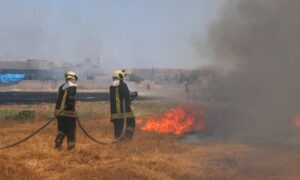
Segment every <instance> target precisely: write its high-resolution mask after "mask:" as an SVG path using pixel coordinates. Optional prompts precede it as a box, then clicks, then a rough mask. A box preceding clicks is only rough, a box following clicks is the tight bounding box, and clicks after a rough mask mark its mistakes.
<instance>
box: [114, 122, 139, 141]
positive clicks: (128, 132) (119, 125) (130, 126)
mask: <svg viewBox="0 0 300 180" xmlns="http://www.w3.org/2000/svg"><path fill="white" fill-rule="evenodd" d="M113 123H114V130H115V138H119V137H120V136H121V135H122V130H123V126H124V119H114V120H113ZM134 129H135V118H127V120H126V129H125V134H124V135H125V138H127V139H132V138H133V134H134Z"/></svg>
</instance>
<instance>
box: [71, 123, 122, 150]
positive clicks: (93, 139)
mask: <svg viewBox="0 0 300 180" xmlns="http://www.w3.org/2000/svg"><path fill="white" fill-rule="evenodd" d="M76 120H77V123H78V125H79V127H80V129H81V130H82V132H83V133H84V134H85V135H86V136H87V137H88V138H89V139H90V140H92V141H94V142H95V143H97V144H103V145H105V144H114V143H116V142H118V141H120V140H122V139H123V138H124V135H125V129H126V123H127V122H126V119H124V124H123V128H122V134H121V136H119V137H118V138H116V139H114V140H111V141H99V140H97V139H95V138H94V137H93V136H91V135H90V134H89V133H88V132H87V131H86V130H85V129H84V127H83V126H82V124H81V122H80V120H79V119H78V118H76Z"/></svg>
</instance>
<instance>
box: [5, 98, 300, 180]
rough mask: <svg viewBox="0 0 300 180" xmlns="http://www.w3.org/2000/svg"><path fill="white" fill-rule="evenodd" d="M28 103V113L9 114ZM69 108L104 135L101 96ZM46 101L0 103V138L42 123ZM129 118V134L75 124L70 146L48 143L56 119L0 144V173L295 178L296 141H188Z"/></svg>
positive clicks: (160, 105) (148, 108)
mask: <svg viewBox="0 0 300 180" xmlns="http://www.w3.org/2000/svg"><path fill="white" fill-rule="evenodd" d="M173 105H174V104H172V103H170V102H162V101H159V100H147V101H137V102H135V103H134V110H135V113H136V115H137V116H138V117H141V118H142V119H145V118H146V117H148V116H150V115H153V114H162V113H163V112H165V111H166V110H167V109H169V108H170V107H172V106H173ZM22 110H32V111H34V112H35V115H34V117H33V118H31V119H26V118H25V119H14V118H15V117H18V116H16V114H17V113H18V112H19V111H22ZM77 110H78V111H79V112H80V119H81V122H82V123H83V125H84V126H85V127H86V129H87V130H88V131H89V132H90V133H91V134H92V135H93V136H95V137H96V138H98V139H104V140H110V139H111V138H112V134H113V131H112V124H111V123H110V121H109V105H108V102H98V103H95V102H94V103H89V102H85V103H83V102H79V103H78V108H77ZM52 112H53V104H41V105H31V106H29V105H5V106H4V105H1V106H0V119H1V122H0V137H1V138H0V139H1V142H0V144H1V145H6V144H8V143H11V142H13V141H16V140H18V139H19V138H22V137H24V135H27V134H30V133H31V132H32V131H33V130H35V129H37V128H38V127H39V126H41V125H42V124H44V123H45V122H46V121H47V119H48V118H50V117H51V115H52ZM142 124H143V122H142V123H141V124H138V125H137V129H136V134H135V137H134V139H133V140H132V141H129V142H128V141H127V142H122V143H117V144H112V145H98V144H95V143H94V142H92V141H90V140H89V139H87V138H86V137H85V136H84V134H83V133H82V132H81V131H80V129H79V128H78V129H77V146H76V149H75V150H72V151H67V150H66V144H65V143H64V148H63V149H62V150H61V151H57V150H55V149H53V145H54V143H53V141H54V138H55V134H56V123H52V124H50V126H49V127H47V128H46V129H45V130H44V131H42V132H41V133H40V134H38V135H37V136H35V137H33V138H32V139H30V140H29V141H27V142H26V143H24V144H21V145H19V146H17V147H14V148H11V149H6V150H1V151H0V179H122V180H123V179H163V180H167V179H299V178H300V171H299V170H298V168H299V167H300V153H299V152H300V148H298V147H286V146H272V145H265V146H262V145H251V144H244V143H243V144H242V143H237V142H231V143H229V142H226V143H225V142H221V141H218V142H217V141H212V142H208V143H205V144H201V145H189V144H185V143H184V142H180V141H178V137H177V136H175V135H170V134H159V133H155V132H143V131H141V130H140V128H141V126H142Z"/></svg>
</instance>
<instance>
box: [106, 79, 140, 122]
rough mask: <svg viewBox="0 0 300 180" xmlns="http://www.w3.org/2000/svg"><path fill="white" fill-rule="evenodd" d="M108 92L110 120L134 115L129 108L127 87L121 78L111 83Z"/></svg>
mask: <svg viewBox="0 0 300 180" xmlns="http://www.w3.org/2000/svg"><path fill="white" fill-rule="evenodd" d="M109 94H110V113H111V120H112V121H113V120H118V119H124V118H132V117H134V114H133V112H132V110H131V103H130V94H129V89H128V87H127V84H126V83H125V82H124V81H123V80H120V81H119V83H113V84H112V85H111V86H110V88H109ZM124 106H125V108H124Z"/></svg>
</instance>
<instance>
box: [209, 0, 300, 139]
mask: <svg viewBox="0 0 300 180" xmlns="http://www.w3.org/2000/svg"><path fill="white" fill-rule="evenodd" d="M299 9H300V1H298V0H287V1H282V0H264V1H262V0H232V1H228V2H227V3H226V4H225V6H224V8H223V10H222V12H221V16H220V17H219V18H218V19H217V20H216V21H214V22H213V23H212V24H211V26H210V31H209V34H208V41H207V44H206V47H207V49H208V50H209V52H210V53H209V54H210V58H212V59H213V60H214V63H215V64H216V66H217V67H218V69H219V71H218V72H219V75H220V76H221V77H222V78H221V80H220V81H221V82H220V83H221V84H222V85H223V86H222V87H223V88H222V89H219V90H220V91H226V92H228V95H230V96H234V97H235V99H237V100H238V101H239V106H240V107H241V109H243V110H240V111H239V114H238V113H237V114H238V115H237V114H235V113H232V114H231V116H229V117H227V119H225V120H226V121H225V120H224V123H226V124H227V123H230V122H234V123H232V124H231V125H228V124H227V125H226V127H231V128H229V129H228V131H235V132H243V133H248V134H251V135H260V136H262V135H263V136H265V135H275V134H277V135H279V134H281V133H284V132H287V131H290V129H291V128H292V121H293V117H294V116H295V115H296V114H297V113H299V112H300V18H299V17H300V11H299ZM241 104H243V105H241ZM229 119H230V120H229Z"/></svg>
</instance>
